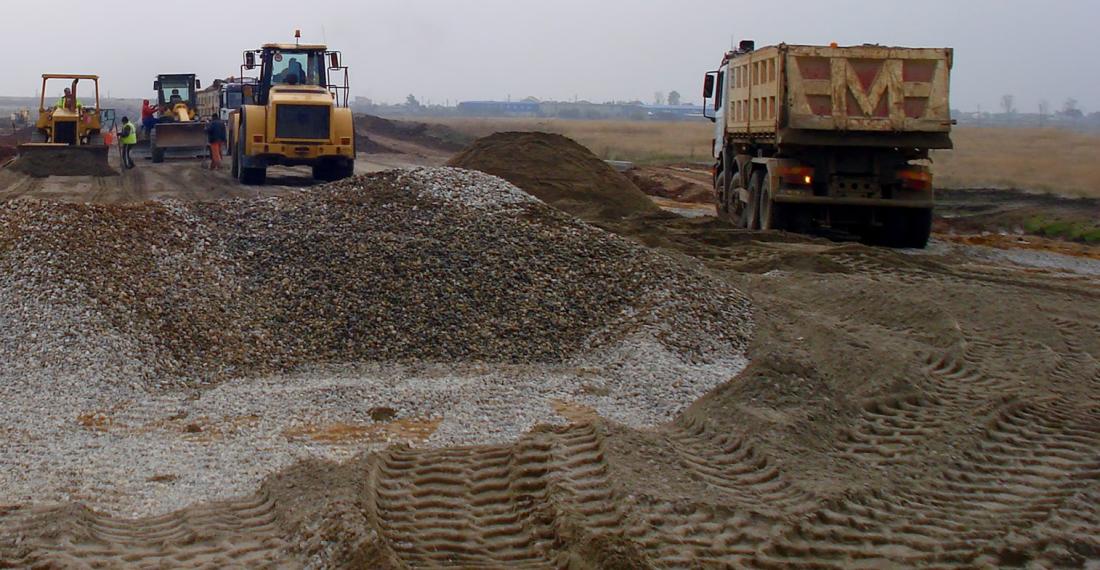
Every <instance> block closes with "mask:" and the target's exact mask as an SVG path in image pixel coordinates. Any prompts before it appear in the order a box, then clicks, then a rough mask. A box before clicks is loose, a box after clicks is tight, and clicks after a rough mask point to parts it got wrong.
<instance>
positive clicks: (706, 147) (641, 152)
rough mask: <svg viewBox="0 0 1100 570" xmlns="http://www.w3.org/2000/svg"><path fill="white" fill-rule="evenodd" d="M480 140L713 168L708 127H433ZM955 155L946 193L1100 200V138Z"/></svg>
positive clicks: (523, 122) (480, 122) (959, 134)
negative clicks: (545, 144)
mask: <svg viewBox="0 0 1100 570" xmlns="http://www.w3.org/2000/svg"><path fill="white" fill-rule="evenodd" d="M429 121H430V122H436V123H442V124H445V125H448V126H450V127H452V128H454V129H456V130H458V131H460V132H463V133H465V134H468V135H471V136H474V137H481V136H485V135H488V134H492V133H494V132H498V131H546V132H552V133H558V134H562V135H565V136H567V137H570V138H572V139H574V140H576V141H577V142H579V143H581V144H583V145H585V146H586V147H588V148H589V149H591V150H592V151H593V152H595V153H596V154H597V155H599V156H600V157H601V158H604V159H608V160H630V161H634V162H638V163H641V164H654V163H662V162H708V161H709V158H710V152H709V151H710V144H711V143H710V141H711V137H713V136H714V135H713V130H712V126H711V124H710V123H703V122H641V121H570V120H560V119H519V118H517V119H429ZM953 138H954V140H955V150H953V151H943V152H936V153H935V155H934V157H933V158H934V169H935V173H936V184H937V186H940V187H942V188H1019V189H1021V190H1037V191H1044V192H1055V193H1060V194H1069V195H1076V196H1093V197H1100V136H1097V135H1087V134H1080V133H1074V132H1070V131H1063V130H1055V129H1001V128H998V129H991V128H976V127H962V128H957V129H955V132H954V135H953Z"/></svg>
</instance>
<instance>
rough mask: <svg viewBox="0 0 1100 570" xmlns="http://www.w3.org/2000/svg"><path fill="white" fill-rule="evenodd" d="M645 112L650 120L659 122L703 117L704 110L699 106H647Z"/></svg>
mask: <svg viewBox="0 0 1100 570" xmlns="http://www.w3.org/2000/svg"><path fill="white" fill-rule="evenodd" d="M645 111H646V113H647V115H648V116H649V118H650V119H654V120H658V121H678V120H682V119H700V118H702V117H703V108H702V107H700V106H699V105H646V106H645Z"/></svg>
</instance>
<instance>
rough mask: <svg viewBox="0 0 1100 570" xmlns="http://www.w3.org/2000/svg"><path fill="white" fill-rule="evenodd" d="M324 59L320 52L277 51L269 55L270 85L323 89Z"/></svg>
mask: <svg viewBox="0 0 1100 570" xmlns="http://www.w3.org/2000/svg"><path fill="white" fill-rule="evenodd" d="M324 59H325V58H324V54H323V53H321V52H309V51H281V52H280V51H277V52H275V53H273V54H272V55H271V84H272V85H320V86H322V87H323V86H324V85H325V84H324V82H323V81H322V75H321V70H322V69H323V67H324V64H325V62H324Z"/></svg>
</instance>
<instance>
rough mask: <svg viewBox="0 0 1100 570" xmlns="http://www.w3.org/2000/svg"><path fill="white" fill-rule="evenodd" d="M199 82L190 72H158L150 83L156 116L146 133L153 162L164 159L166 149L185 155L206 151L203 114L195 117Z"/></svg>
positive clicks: (202, 153) (200, 154) (201, 153)
mask: <svg viewBox="0 0 1100 570" xmlns="http://www.w3.org/2000/svg"><path fill="white" fill-rule="evenodd" d="M200 87H201V84H200V83H199V80H198V79H196V78H195V75H194V74H184V73H177V74H162V75H158V76H157V79H156V81H154V82H153V90H154V91H156V92H157V108H158V109H159V110H160V117H159V118H158V119H157V124H156V127H154V128H153V132H152V133H150V134H149V153H150V155H151V156H152V159H153V162H164V157H165V155H166V154H167V153H168V152H169V151H174V152H175V151H178V152H180V153H183V152H186V153H187V155H188V156H189V157H194V156H204V155H205V153H206V142H207V140H206V123H205V122H204V121H205V119H206V118H207V117H200V116H198V104H197V92H198V90H199V88H200Z"/></svg>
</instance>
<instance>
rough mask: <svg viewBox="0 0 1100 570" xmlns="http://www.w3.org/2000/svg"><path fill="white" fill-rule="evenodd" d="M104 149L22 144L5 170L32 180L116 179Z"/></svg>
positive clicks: (97, 146)
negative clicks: (66, 178) (65, 177)
mask: <svg viewBox="0 0 1100 570" xmlns="http://www.w3.org/2000/svg"><path fill="white" fill-rule="evenodd" d="M109 150H110V147H108V146H106V145H101V144H100V145H80V146H73V145H65V144H51V143H26V144H21V145H19V157H18V158H16V159H15V161H14V162H12V163H11V165H10V166H9V167H8V168H11V169H12V170H15V171H17V172H22V173H24V174H27V175H29V176H33V177H35V178H45V177H47V176H116V175H118V172H116V171H115V170H114V169H113V168H111V166H110V164H109V163H108V162H107V153H108V152H109Z"/></svg>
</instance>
